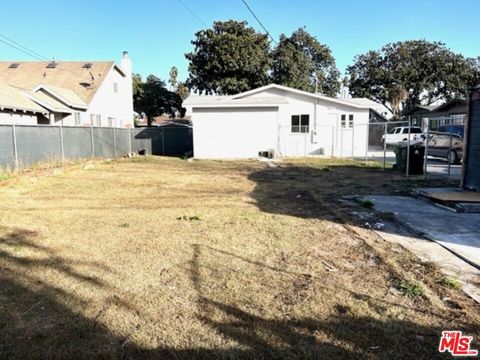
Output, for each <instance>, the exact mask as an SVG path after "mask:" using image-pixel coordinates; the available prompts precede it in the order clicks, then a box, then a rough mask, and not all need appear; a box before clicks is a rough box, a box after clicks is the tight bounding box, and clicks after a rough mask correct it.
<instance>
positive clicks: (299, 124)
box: [292, 114, 310, 133]
mask: <svg viewBox="0 0 480 360" xmlns="http://www.w3.org/2000/svg"><path fill="white" fill-rule="evenodd" d="M309 131H310V115H305V114H304V115H292V133H308V132H309Z"/></svg>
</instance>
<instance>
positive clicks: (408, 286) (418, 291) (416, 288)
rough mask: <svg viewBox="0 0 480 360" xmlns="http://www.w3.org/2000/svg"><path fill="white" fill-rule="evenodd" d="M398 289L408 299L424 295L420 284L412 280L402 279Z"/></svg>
mask: <svg viewBox="0 0 480 360" xmlns="http://www.w3.org/2000/svg"><path fill="white" fill-rule="evenodd" d="M399 287H400V290H401V291H402V292H403V294H404V295H406V296H407V297H409V298H410V299H415V298H417V297H420V296H424V295H425V289H424V287H423V286H422V285H420V284H419V283H417V282H413V281H408V280H407V281H403V282H401V283H400V286H399Z"/></svg>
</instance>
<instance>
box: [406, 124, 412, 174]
mask: <svg viewBox="0 0 480 360" xmlns="http://www.w3.org/2000/svg"><path fill="white" fill-rule="evenodd" d="M410 133H411V122H410V116H408V138H407V166H406V173H405V176H406V177H407V178H408V175H410Z"/></svg>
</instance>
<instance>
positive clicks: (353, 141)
mask: <svg viewBox="0 0 480 360" xmlns="http://www.w3.org/2000/svg"><path fill="white" fill-rule="evenodd" d="M354 146H355V124H352V160H353V159H355V153H354V150H353V148H354Z"/></svg>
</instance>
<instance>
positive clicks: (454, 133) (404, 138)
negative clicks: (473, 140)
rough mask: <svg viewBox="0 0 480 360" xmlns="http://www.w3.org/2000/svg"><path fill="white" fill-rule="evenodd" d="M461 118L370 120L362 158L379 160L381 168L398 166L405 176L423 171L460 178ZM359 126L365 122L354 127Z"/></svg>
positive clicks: (448, 178)
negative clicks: (417, 120)
mask: <svg viewBox="0 0 480 360" xmlns="http://www.w3.org/2000/svg"><path fill="white" fill-rule="evenodd" d="M462 119H464V117H463V118H462ZM462 119H460V118H459V117H458V116H451V117H449V116H442V118H441V119H440V118H423V119H422V120H421V121H420V122H415V123H413V122H412V121H410V119H409V118H407V119H403V120H400V121H390V122H371V123H369V124H368V127H369V131H368V134H367V136H368V137H367V139H366V143H367V144H368V145H367V149H368V150H367V151H366V154H365V161H368V160H376V161H380V162H382V164H383V168H389V167H394V168H398V169H399V170H400V171H403V172H404V173H405V175H406V176H407V177H408V176H410V175H420V174H423V176H424V177H425V178H444V179H445V180H446V181H449V182H457V181H458V182H459V181H460V178H461V161H462V157H463V131H464V125H463V121H462ZM361 126H365V124H363V125H362V124H359V125H355V126H354V127H361ZM356 158H357V159H358V158H359V157H358V156H357V157H356Z"/></svg>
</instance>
